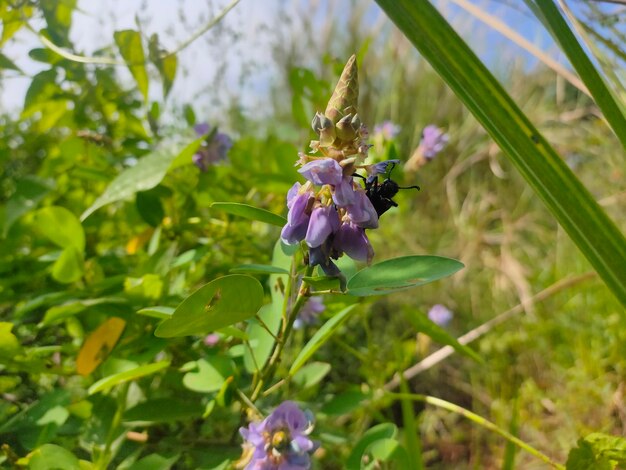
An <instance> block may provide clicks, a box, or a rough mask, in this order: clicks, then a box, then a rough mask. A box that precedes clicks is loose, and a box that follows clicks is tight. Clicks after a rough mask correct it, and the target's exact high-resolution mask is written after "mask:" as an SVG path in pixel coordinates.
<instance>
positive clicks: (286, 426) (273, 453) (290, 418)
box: [239, 401, 319, 470]
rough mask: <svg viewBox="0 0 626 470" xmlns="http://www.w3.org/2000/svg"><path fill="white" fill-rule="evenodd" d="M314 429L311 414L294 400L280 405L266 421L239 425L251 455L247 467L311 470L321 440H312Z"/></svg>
mask: <svg viewBox="0 0 626 470" xmlns="http://www.w3.org/2000/svg"><path fill="white" fill-rule="evenodd" d="M312 429H313V419H312V415H311V414H310V413H305V412H303V411H302V410H301V409H300V408H299V407H298V405H296V404H295V403H294V402H292V401H285V402H283V403H282V404H280V405H279V406H278V407H277V408H276V409H275V410H274V411H273V412H272V414H270V415H269V416H268V417H267V418H265V420H263V421H262V422H260V423H250V424H249V426H248V427H247V428H244V427H241V428H239V433H240V434H241V436H242V437H243V438H244V440H245V441H246V442H245V443H244V455H245V454H250V455H249V461H248V463H247V465H246V467H245V470H308V469H309V468H311V458H310V454H312V453H313V452H314V451H315V449H316V448H317V447H318V445H319V444H318V443H315V442H313V441H312V440H311V439H309V437H308V435H309V434H310V433H311V431H312Z"/></svg>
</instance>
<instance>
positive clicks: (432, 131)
mask: <svg viewBox="0 0 626 470" xmlns="http://www.w3.org/2000/svg"><path fill="white" fill-rule="evenodd" d="M448 140H449V137H448V134H446V133H445V132H443V130H442V129H440V128H438V127H437V126H433V125H432V124H431V125H429V126H426V127H425V128H424V130H423V131H422V141H421V142H420V147H422V155H424V158H425V159H426V160H432V159H433V158H435V157H436V156H437V154H438V153H439V152H441V151H442V150H443V149H444V147H445V146H446V145H447V144H448Z"/></svg>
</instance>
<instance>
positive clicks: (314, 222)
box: [304, 206, 339, 248]
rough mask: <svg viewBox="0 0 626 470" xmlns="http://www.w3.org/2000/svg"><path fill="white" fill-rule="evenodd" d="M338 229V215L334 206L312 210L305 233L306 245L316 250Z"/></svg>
mask: <svg viewBox="0 0 626 470" xmlns="http://www.w3.org/2000/svg"><path fill="white" fill-rule="evenodd" d="M338 228H339V214H337V209H335V207H334V206H319V207H316V208H315V209H313V212H312V213H311V219H310V220H309V226H308V229H307V231H306V236H305V237H304V239H305V240H306V244H307V245H308V246H309V247H310V248H317V247H318V246H320V245H321V244H322V243H324V242H325V241H326V240H327V239H328V237H329V236H330V235H331V234H333V233H335V232H336V231H337V229H338Z"/></svg>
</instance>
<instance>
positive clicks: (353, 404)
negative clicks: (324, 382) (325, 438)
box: [320, 390, 371, 416]
mask: <svg viewBox="0 0 626 470" xmlns="http://www.w3.org/2000/svg"><path fill="white" fill-rule="evenodd" d="M369 398H371V395H369V394H367V393H363V392H361V391H360V390H349V391H347V392H342V393H339V394H337V395H335V396H334V397H332V398H331V399H330V400H329V401H328V402H326V403H324V405H323V406H322V408H321V410H320V411H321V412H322V413H324V414H326V415H330V416H338V415H345V414H348V413H351V412H353V411H354V410H356V409H358V408H361V406H362V405H361V403H362V402H363V401H365V400H368V399H369Z"/></svg>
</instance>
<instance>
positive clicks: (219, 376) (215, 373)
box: [183, 356, 234, 393]
mask: <svg viewBox="0 0 626 470" xmlns="http://www.w3.org/2000/svg"><path fill="white" fill-rule="evenodd" d="M196 366H197V370H194V371H191V372H187V373H186V374H185V376H184V377H183V385H184V386H185V387H187V388H188V389H189V390H193V391H194V392H200V393H210V392H217V391H218V390H220V389H221V388H222V386H223V385H224V382H225V381H226V379H228V377H230V376H232V375H233V374H234V368H233V363H232V361H231V360H230V359H229V358H227V357H225V356H210V357H208V358H206V359H200V360H198V361H196Z"/></svg>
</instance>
